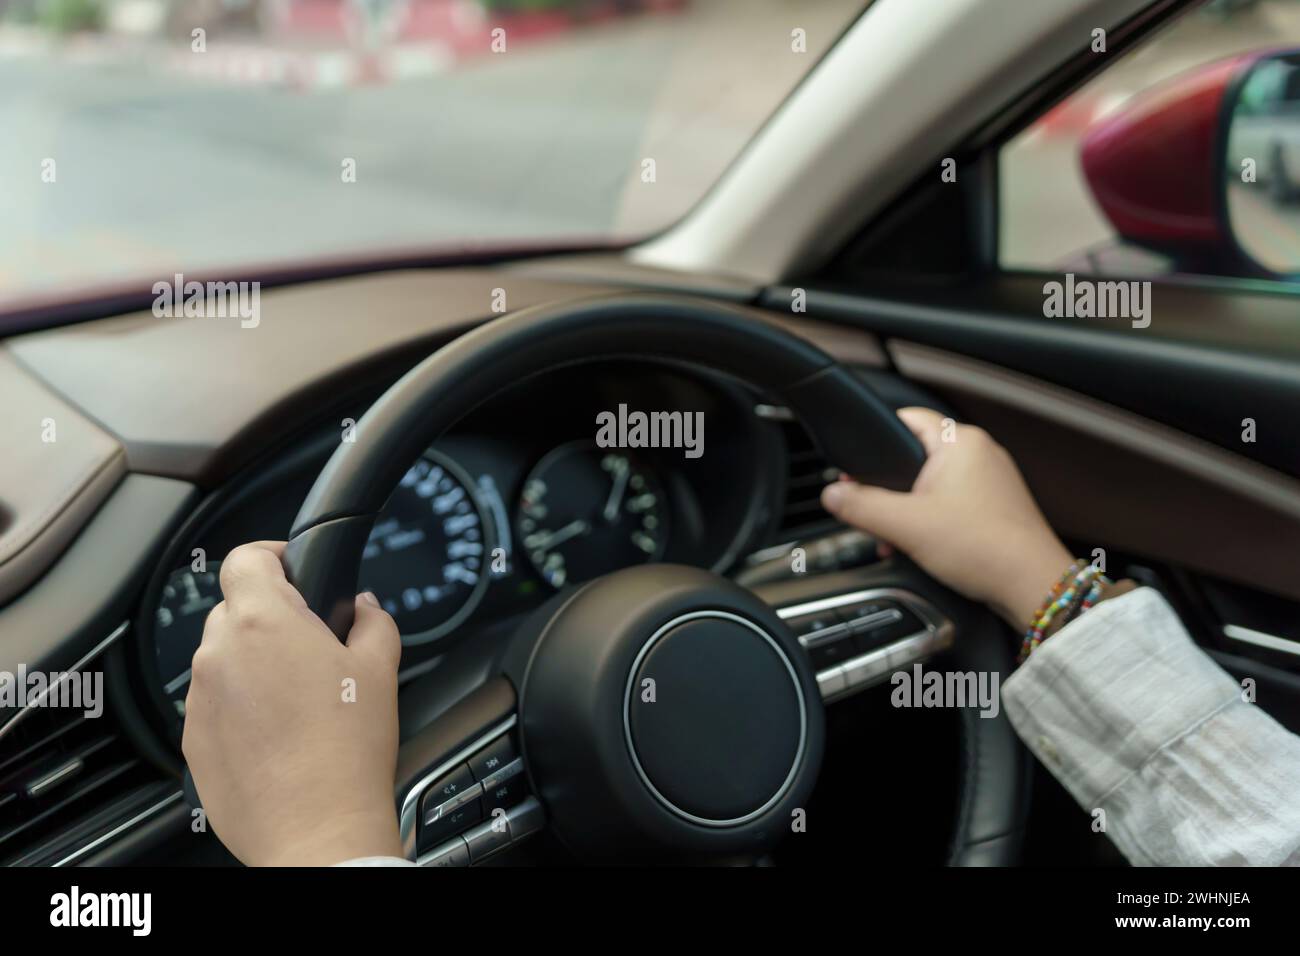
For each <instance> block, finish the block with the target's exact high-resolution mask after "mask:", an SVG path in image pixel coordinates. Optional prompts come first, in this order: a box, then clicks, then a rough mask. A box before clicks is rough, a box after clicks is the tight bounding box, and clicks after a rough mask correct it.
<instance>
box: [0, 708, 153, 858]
mask: <svg viewBox="0 0 1300 956" xmlns="http://www.w3.org/2000/svg"><path fill="white" fill-rule="evenodd" d="M143 769H144V768H142V766H141V760H140V759H139V757H138V756H137V755H136V753H135V751H134V749H133V748H132V747H131V745H130V744H129V742H128V741H126V740H125V739H124V738H123V735H122V732H121V729H120V727H119V726H118V723H117V720H116V718H115V717H114V716H113V714H112V712H111V710H110V709H109V708H107V707H105V708H104V709H103V711H102V712H101V713H100V714H99V715H98V716H96V717H93V718H89V717H86V716H85V714H84V713H83V712H82V711H79V710H78V711H70V710H66V709H59V708H53V707H36V708H33V709H31V710H30V711H28V712H25V713H23V714H22V715H21V717H20V718H19V719H18V720H17V722H15V723H14V724H13V725H12V726H10V727H9V728H8V730H7V731H6V733H5V734H4V735H3V736H0V861H4V860H9V861H12V860H15V859H18V858H26V857H32V856H34V855H35V856H39V854H40V852H41V850H40V848H41V847H42V846H44V845H45V844H47V843H51V842H55V841H59V840H60V839H62V837H63V835H64V834H65V833H66V832H67V831H68V829H69V828H71V827H74V826H77V825H78V824H80V823H82V822H83V821H85V820H87V819H88V818H92V817H93V816H94V815H95V814H97V813H98V812H100V811H101V810H102V808H103V807H104V806H105V805H107V804H109V803H112V802H113V801H116V800H118V799H119V798H120V797H121V796H122V794H123V793H125V792H127V791H128V790H130V789H132V788H136V787H138V786H139V785H140V784H141V783H142V782H143V781H142V779H141V777H142V774H141V770H143ZM144 776H145V778H146V779H147V780H151V781H152V780H156V779H157V777H156V775H155V774H153V773H148V774H147V775H144Z"/></svg>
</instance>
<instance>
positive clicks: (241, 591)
mask: <svg viewBox="0 0 1300 956" xmlns="http://www.w3.org/2000/svg"><path fill="white" fill-rule="evenodd" d="M283 554H284V542H283V541H250V542H249V543H248V544H241V545H240V546H239V547H237V548H235V549H234V550H233V551H231V552H230V553H229V554H228V555H226V558H225V560H224V561H222V562H221V572H220V581H221V595H222V597H224V598H225V599H226V601H228V602H231V603H235V602H237V601H239V600H240V599H241V598H247V597H248V596H250V595H253V594H262V595H265V594H269V593H274V592H276V591H280V592H281V593H283V589H284V588H290V589H291V586H290V585H289V580H288V578H286V577H285V576H284V565H283V564H281V563H280V557H281V555H283Z"/></svg>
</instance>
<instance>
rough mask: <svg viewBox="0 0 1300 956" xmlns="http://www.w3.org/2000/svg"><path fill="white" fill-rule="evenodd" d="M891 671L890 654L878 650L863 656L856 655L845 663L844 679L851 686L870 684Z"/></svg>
mask: <svg viewBox="0 0 1300 956" xmlns="http://www.w3.org/2000/svg"><path fill="white" fill-rule="evenodd" d="M887 673H889V654H888V652H887V651H876V652H875V653H873V654H867V655H865V656H863V657H856V658H854V659H853V660H851V661H849V662H848V663H847V664H845V665H844V679H845V681H846V682H847V683H848V685H849V686H850V687H857V686H859V685H860V684H868V683H871V682H872V681H875V680H877V679H879V678H881V677H883V676H885V674H887Z"/></svg>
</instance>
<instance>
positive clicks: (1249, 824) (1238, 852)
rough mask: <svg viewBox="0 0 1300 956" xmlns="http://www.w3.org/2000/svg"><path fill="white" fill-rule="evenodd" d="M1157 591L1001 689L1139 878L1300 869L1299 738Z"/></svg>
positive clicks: (1073, 637) (1115, 611)
mask: <svg viewBox="0 0 1300 956" xmlns="http://www.w3.org/2000/svg"><path fill="white" fill-rule="evenodd" d="M1246 697H1247V695H1246V694H1245V693H1244V692H1243V688H1242V687H1241V685H1239V684H1238V683H1237V682H1236V681H1235V680H1234V679H1233V678H1232V677H1231V676H1230V675H1229V674H1228V673H1227V672H1226V671H1224V670H1223V669H1222V668H1220V667H1219V666H1218V665H1217V664H1215V663H1214V661H1213V660H1212V659H1211V658H1210V657H1209V656H1208V655H1207V654H1205V653H1204V652H1203V651H1202V650H1201V649H1200V648H1199V647H1197V646H1196V644H1195V643H1194V642H1193V641H1192V639H1191V637H1189V636H1188V634H1187V631H1186V630H1185V629H1184V628H1183V625H1182V622H1181V621H1179V620H1178V616H1177V615H1176V614H1174V612H1173V609H1172V608H1170V607H1169V605H1168V604H1167V603H1166V602H1165V599H1164V598H1163V597H1162V596H1161V595H1160V594H1159V593H1158V592H1156V591H1153V590H1151V589H1150V588H1139V589H1138V590H1135V591H1131V592H1129V593H1128V594H1124V595H1121V596H1119V597H1115V598H1112V599H1111V600H1108V601H1103V602H1102V603H1101V604H1098V605H1097V606H1096V607H1095V608H1093V609H1092V610H1090V611H1089V612H1088V613H1086V614H1084V615H1083V616H1081V617H1079V618H1077V619H1076V620H1074V621H1072V622H1071V623H1070V624H1068V625H1067V626H1066V627H1064V628H1062V629H1061V630H1060V632H1058V633H1057V634H1055V635H1054V636H1052V637H1051V638H1049V639H1048V640H1047V641H1045V642H1044V643H1043V644H1042V645H1041V646H1040V647H1039V648H1038V649H1037V650H1036V651H1034V653H1033V655H1032V656H1031V657H1030V658H1029V660H1028V661H1026V662H1025V664H1024V665H1023V666H1022V667H1021V668H1020V669H1019V670H1017V671H1016V672H1015V673H1014V674H1012V675H1011V677H1009V678H1008V679H1007V681H1006V682H1005V684H1004V685H1003V689H1002V700H1003V705H1004V706H1005V708H1006V711H1007V716H1008V718H1009V719H1010V720H1011V723H1012V725H1013V726H1014V727H1015V729H1016V732H1017V733H1018V734H1019V735H1020V738H1021V739H1022V740H1023V741H1024V742H1025V744H1026V746H1028V747H1029V749H1030V750H1031V751H1033V753H1034V755H1035V756H1036V757H1038V759H1039V760H1040V761H1042V762H1043V764H1044V765H1045V766H1046V767H1047V769H1048V770H1050V771H1051V773H1052V775H1053V776H1055V777H1056V779H1057V780H1059V781H1060V782H1061V784H1062V785H1063V786H1064V787H1065V788H1066V789H1067V790H1068V791H1069V792H1070V794H1071V795H1072V796H1073V797H1074V799H1075V800H1077V801H1078V802H1079V805H1080V806H1082V807H1083V808H1084V809H1085V810H1088V811H1089V812H1094V811H1096V810H1103V811H1105V814H1104V818H1103V817H1100V816H1098V815H1096V814H1095V813H1094V819H1099V820H1100V819H1104V824H1105V832H1106V833H1107V835H1108V836H1109V837H1110V838H1111V840H1112V841H1114V843H1115V845H1116V846H1118V847H1119V849H1120V850H1121V851H1122V852H1123V853H1124V855H1125V856H1126V857H1128V859H1129V861H1130V862H1131V863H1133V864H1135V865H1147V866H1151V865H1156V866H1182V865H1188V866H1205V865H1212V866H1240V865H1261V866H1277V865H1293V866H1294V865H1300V737H1297V736H1296V735H1294V734H1292V733H1290V732H1289V731H1288V730H1286V728H1284V727H1283V726H1282V725H1281V724H1279V723H1278V722H1277V721H1276V720H1274V719H1273V718H1272V717H1270V716H1269V715H1268V714H1266V713H1265V712H1264V711H1263V710H1262V709H1261V708H1260V704H1265V705H1266V704H1267V701H1260V702H1259V704H1256V703H1249V702H1247V699H1246Z"/></svg>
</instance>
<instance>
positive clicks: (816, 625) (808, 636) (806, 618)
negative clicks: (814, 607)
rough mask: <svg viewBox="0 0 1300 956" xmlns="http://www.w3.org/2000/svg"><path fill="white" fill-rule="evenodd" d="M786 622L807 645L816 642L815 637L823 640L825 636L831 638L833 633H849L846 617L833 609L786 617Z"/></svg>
mask: <svg viewBox="0 0 1300 956" xmlns="http://www.w3.org/2000/svg"><path fill="white" fill-rule="evenodd" d="M785 623H786V624H788V625H789V627H790V630H792V631H794V633H795V636H796V637H798V638H799V640H800V641H801V642H802V643H803V644H805V645H808V644H812V643H814V639H816V640H821V639H822V638H823V637H824V638H826V639H830V637H831V635H832V634H835V633H847V630H848V629H847V628H846V627H845V626H844V619H843V618H842V617H840V615H839V614H837V613H836V612H835V611H834V610H833V609H832V610H829V611H816V612H814V613H812V614H800V615H798V616H797V617H789V618H786V619H785Z"/></svg>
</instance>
